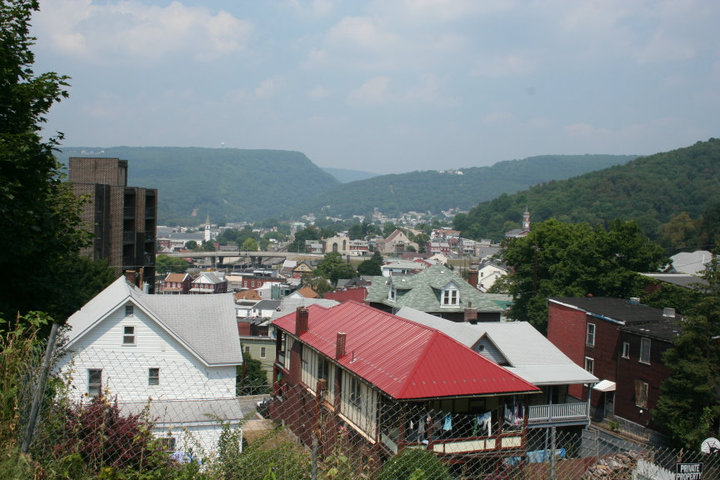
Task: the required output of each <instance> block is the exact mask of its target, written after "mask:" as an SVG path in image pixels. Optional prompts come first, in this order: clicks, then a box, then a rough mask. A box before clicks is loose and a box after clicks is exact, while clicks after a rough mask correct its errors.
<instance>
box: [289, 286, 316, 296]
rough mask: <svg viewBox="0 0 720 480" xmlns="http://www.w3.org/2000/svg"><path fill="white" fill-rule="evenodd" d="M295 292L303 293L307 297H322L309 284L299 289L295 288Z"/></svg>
mask: <svg viewBox="0 0 720 480" xmlns="http://www.w3.org/2000/svg"><path fill="white" fill-rule="evenodd" d="M295 292H296V293H297V294H298V295H302V296H303V297H305V298H319V297H320V295H318V294H317V292H316V291H315V290H313V289H312V287H309V286H307V285H306V286H304V287H302V288H300V289H298V290H295Z"/></svg>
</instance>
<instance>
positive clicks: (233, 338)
mask: <svg viewBox="0 0 720 480" xmlns="http://www.w3.org/2000/svg"><path fill="white" fill-rule="evenodd" d="M128 302H131V303H132V304H133V305H135V306H136V307H138V308H140V309H141V310H142V311H143V312H145V313H146V314H147V316H148V317H149V318H150V320H151V321H154V322H155V323H157V324H158V325H159V326H160V327H161V328H162V329H163V330H165V331H166V332H167V333H168V334H169V335H170V336H172V337H173V338H175V339H176V340H177V341H178V342H179V343H180V344H181V345H182V346H183V347H184V348H186V349H187V350H188V351H189V352H191V353H192V354H193V355H195V357H196V358H198V359H199V360H200V361H202V362H203V363H204V364H206V365H208V366H220V365H240V364H242V351H241V349H240V342H239V341H238V336H237V325H236V317H235V302H234V298H233V294H232V293H226V294H215V295H151V294H148V293H143V292H142V291H141V290H140V289H138V288H137V287H135V286H134V285H131V284H129V283H128V282H127V281H126V280H125V277H122V276H121V277H119V278H118V279H117V280H115V281H114V282H113V283H111V284H110V285H109V286H108V287H107V288H106V289H105V290H103V291H102V292H100V293H99V294H97V295H96V296H95V297H94V298H93V299H91V300H90V301H89V302H88V303H86V304H85V305H84V306H83V307H82V308H81V309H80V310H78V311H77V312H75V313H73V314H72V315H71V316H70V318H68V321H67V325H68V326H69V327H70V331H69V333H68V343H67V345H66V348H68V349H70V348H72V346H73V344H75V343H76V342H78V341H79V340H80V339H81V338H82V337H84V336H85V335H86V334H87V333H88V332H89V331H91V330H92V329H93V328H94V327H95V326H96V325H98V324H99V323H100V322H102V321H103V320H104V319H105V318H107V317H108V316H110V315H111V314H112V313H113V312H115V311H116V310H117V309H119V308H123V307H124V306H125V305H126V304H127V303H128Z"/></svg>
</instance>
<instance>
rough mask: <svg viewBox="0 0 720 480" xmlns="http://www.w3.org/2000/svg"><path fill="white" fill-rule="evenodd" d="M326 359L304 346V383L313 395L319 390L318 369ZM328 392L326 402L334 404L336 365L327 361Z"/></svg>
mask: <svg viewBox="0 0 720 480" xmlns="http://www.w3.org/2000/svg"><path fill="white" fill-rule="evenodd" d="M323 358H325V359H326V357H325V356H324V355H321V354H319V353H317V352H316V351H315V350H312V349H310V348H309V347H307V346H303V362H302V382H303V383H304V384H305V386H306V387H307V388H309V389H310V390H311V391H312V392H313V393H316V392H315V389H316V388H317V381H318V368H319V364H320V362H321V361H322V359H323ZM326 361H327V378H326V380H327V390H326V395H325V400H326V401H327V402H330V403H331V404H332V403H333V401H334V399H335V365H334V364H333V363H332V362H330V361H329V360H327V359H326Z"/></svg>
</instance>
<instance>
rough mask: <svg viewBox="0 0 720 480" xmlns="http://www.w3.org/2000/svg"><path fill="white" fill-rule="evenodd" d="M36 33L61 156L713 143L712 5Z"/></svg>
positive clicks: (177, 10)
mask: <svg viewBox="0 0 720 480" xmlns="http://www.w3.org/2000/svg"><path fill="white" fill-rule="evenodd" d="M32 24H33V26H32V34H33V35H34V36H35V37H36V38H37V41H36V45H35V46H34V52H35V55H36V57H35V66H34V70H35V73H36V74H37V73H42V72H47V71H54V72H57V73H60V74H64V75H68V76H69V77H71V80H70V84H71V87H70V88H69V93H70V97H69V98H68V99H65V100H63V101H62V102H61V103H59V104H57V105H55V106H53V108H52V110H51V111H50V114H49V115H48V122H47V125H46V127H45V132H46V135H52V134H54V132H57V131H59V132H63V133H64V135H65V139H64V140H63V142H62V144H63V145H65V146H68V147H77V146H92V147H98V146H99V147H112V146H180V147H184V146H198V147H211V148H253V149H254V148H267V149H281V150H295V151H300V152H303V153H304V154H305V155H307V156H308V158H310V160H312V161H313V162H314V163H315V164H316V165H318V166H321V167H334V168H347V169H353V170H361V171H368V172H375V173H380V174H385V173H403V172H409V171H414V170H439V169H453V168H467V167H477V166H486V165H492V164H494V163H496V162H499V161H503V160H512V159H520V158H526V157H529V156H533V155H545V154H585V153H591V154H595V153H606V154H638V155H647V154H653V153H657V152H662V151H668V150H672V149H675V148H681V147H685V146H689V145H692V144H694V143H695V142H697V141H704V140H707V139H708V138H710V137H718V136H720V28H718V25H720V2H718V1H716V0H667V1H665V0H655V1H650V0H632V1H628V0H602V1H582V0H542V1H531V0H523V1H520V0H517V1H513V0H397V1H394V0H379V1H374V0H368V1H359V0H349V1H334V0H266V1H264V0H250V1H246V0H227V1H222V0H217V1H214V0H204V1H201V0H175V1H161V0H122V1H120V0H103V1H101V0H40V12H37V13H35V15H34V16H33V19H32Z"/></svg>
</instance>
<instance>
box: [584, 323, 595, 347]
mask: <svg viewBox="0 0 720 480" xmlns="http://www.w3.org/2000/svg"><path fill="white" fill-rule="evenodd" d="M585 345H587V346H588V347H594V346H595V324H594V323H588V324H587V327H586V328H585Z"/></svg>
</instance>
